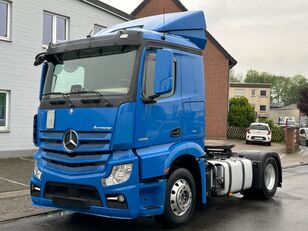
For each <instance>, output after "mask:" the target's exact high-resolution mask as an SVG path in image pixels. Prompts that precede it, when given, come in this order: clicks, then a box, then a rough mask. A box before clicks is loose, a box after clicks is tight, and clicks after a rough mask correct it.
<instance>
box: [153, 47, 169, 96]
mask: <svg viewBox="0 0 308 231" xmlns="http://www.w3.org/2000/svg"><path fill="white" fill-rule="evenodd" d="M172 90H173V52H172V51H171V50H169V49H159V50H157V53H156V64H155V80H154V93H155V94H156V95H158V96H159V95H162V94H166V93H169V92H171V91H172Z"/></svg>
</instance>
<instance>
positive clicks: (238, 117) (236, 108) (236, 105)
mask: <svg viewBox="0 0 308 231" xmlns="http://www.w3.org/2000/svg"><path fill="white" fill-rule="evenodd" d="M255 120H256V113H255V112H254V109H253V107H252V106H251V105H250V104H249V103H248V100H247V99H246V98H245V97H233V98H231V99H230V102H229V116H228V124H229V126H234V127H242V128H247V127H249V125H250V124H251V123H252V122H254V121H255Z"/></svg>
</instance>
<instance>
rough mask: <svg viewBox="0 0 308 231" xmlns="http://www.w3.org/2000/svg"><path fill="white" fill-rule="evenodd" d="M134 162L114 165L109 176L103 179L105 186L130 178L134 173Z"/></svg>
mask: <svg viewBox="0 0 308 231" xmlns="http://www.w3.org/2000/svg"><path fill="white" fill-rule="evenodd" d="M132 168H133V164H122V165H116V166H113V167H112V171H111V174H110V175H109V176H108V177H107V178H103V179H102V184H103V185H104V186H110V185H116V184H121V183H124V182H126V181H128V179H129V178H130V176H131V174H132Z"/></svg>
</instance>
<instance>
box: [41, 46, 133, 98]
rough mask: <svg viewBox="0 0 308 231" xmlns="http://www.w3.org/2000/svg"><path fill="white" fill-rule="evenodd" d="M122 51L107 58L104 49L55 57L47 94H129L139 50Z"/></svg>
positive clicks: (47, 81)
mask: <svg viewBox="0 0 308 231" xmlns="http://www.w3.org/2000/svg"><path fill="white" fill-rule="evenodd" d="M123 50H124V49H120V50H119V51H116V53H115V52H113V53H111V54H110V52H109V54H108V55H106V54H104V53H103V51H102V49H97V50H96V51H90V50H88V51H84V52H83V53H80V51H79V52H77V51H76V52H74V53H71V54H69V53H68V54H64V55H63V58H62V59H61V58H59V56H57V57H56V56H55V58H54V60H56V61H53V62H50V63H49V67H48V72H47V76H46V81H45V86H44V92H43V94H44V95H52V94H55V95H56V94H60V93H64V94H72V93H78V92H80V93H81V92H83V93H84V92H91V91H92V92H93V91H95V92H99V93H100V94H102V95H126V94H128V93H129V90H130V86H131V81H132V76H133V70H134V63H135V58H136V50H132V49H130V50H126V51H123Z"/></svg>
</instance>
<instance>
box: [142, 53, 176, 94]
mask: <svg viewBox="0 0 308 231" xmlns="http://www.w3.org/2000/svg"><path fill="white" fill-rule="evenodd" d="M155 64H156V54H155V53H148V54H147V56H146V60H145V66H144V73H143V81H142V93H143V96H144V97H146V98H148V97H149V96H152V95H154V94H155V93H154V78H155ZM175 79H176V60H174V62H173V90H172V92H170V93H167V94H163V95H161V96H160V97H158V98H157V99H163V98H167V97H169V96H171V95H173V93H174V91H175Z"/></svg>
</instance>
